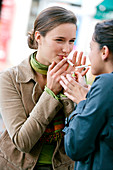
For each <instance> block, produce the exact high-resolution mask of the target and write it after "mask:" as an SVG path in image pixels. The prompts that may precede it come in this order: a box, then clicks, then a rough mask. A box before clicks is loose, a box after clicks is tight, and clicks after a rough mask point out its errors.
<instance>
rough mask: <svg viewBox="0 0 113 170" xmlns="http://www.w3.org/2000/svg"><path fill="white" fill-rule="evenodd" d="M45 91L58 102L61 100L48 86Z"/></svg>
mask: <svg viewBox="0 0 113 170" xmlns="http://www.w3.org/2000/svg"><path fill="white" fill-rule="evenodd" d="M44 91H46V92H47V93H48V94H50V95H51V96H53V97H54V98H55V99H56V100H59V98H58V97H57V96H56V95H55V94H54V93H53V91H51V90H50V89H49V88H48V87H47V86H45V88H44Z"/></svg>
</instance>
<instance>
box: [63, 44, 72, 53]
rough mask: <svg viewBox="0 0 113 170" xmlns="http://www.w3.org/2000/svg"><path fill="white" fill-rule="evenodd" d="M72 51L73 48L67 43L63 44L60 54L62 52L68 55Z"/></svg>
mask: <svg viewBox="0 0 113 170" xmlns="http://www.w3.org/2000/svg"><path fill="white" fill-rule="evenodd" d="M72 49H73V47H72V45H70V44H69V43H65V44H64V45H63V46H62V52H64V53H70V52H71V51H72Z"/></svg>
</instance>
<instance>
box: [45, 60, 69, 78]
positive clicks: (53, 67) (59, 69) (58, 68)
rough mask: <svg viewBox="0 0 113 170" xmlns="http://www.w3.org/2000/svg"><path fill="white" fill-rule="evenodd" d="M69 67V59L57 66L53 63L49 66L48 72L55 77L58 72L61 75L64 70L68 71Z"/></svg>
mask: <svg viewBox="0 0 113 170" xmlns="http://www.w3.org/2000/svg"><path fill="white" fill-rule="evenodd" d="M68 65H69V64H68V63H67V59H65V58H64V59H63V60H61V61H60V62H59V63H58V64H57V65H55V64H54V63H52V64H51V65H50V66H49V70H48V71H51V75H53V74H54V73H56V72H58V73H59V74H60V73H61V72H64V70H66V69H67V68H68Z"/></svg>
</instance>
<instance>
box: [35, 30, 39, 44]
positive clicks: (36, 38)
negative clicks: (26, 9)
mask: <svg viewBox="0 0 113 170" xmlns="http://www.w3.org/2000/svg"><path fill="white" fill-rule="evenodd" d="M35 40H36V42H38V43H39V41H40V33H39V31H35Z"/></svg>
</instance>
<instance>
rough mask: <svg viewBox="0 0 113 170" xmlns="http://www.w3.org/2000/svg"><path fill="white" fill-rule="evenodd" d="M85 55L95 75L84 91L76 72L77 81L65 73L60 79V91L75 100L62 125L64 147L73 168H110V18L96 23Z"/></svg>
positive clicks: (112, 126)
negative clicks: (71, 110) (63, 90)
mask: <svg viewBox="0 0 113 170" xmlns="http://www.w3.org/2000/svg"><path fill="white" fill-rule="evenodd" d="M89 59H90V62H91V71H92V74H93V75H95V76H96V78H95V80H94V82H93V84H92V86H91V88H90V90H89V92H88V93H87V91H88V88H87V85H85V82H84V83H83V79H82V77H81V75H80V73H76V76H77V80H78V82H77V81H75V80H73V78H72V77H71V75H69V74H68V75H66V77H64V76H62V80H61V81H60V83H61V85H62V86H63V88H64V89H65V93H64V94H65V95H66V96H68V98H70V99H72V100H73V101H74V102H76V103H77V107H76V109H75V111H73V112H72V113H71V114H70V116H69V119H68V122H67V125H66V127H65V128H64V132H65V137H64V141H65V151H66V153H67V155H68V156H69V157H70V158H71V159H72V160H74V161H75V170H97V169H98V170H112V169H113V20H108V21H103V22H100V23H97V24H96V26H95V30H94V34H93V36H92V40H91V43H90V53H89ZM81 82H82V84H81Z"/></svg>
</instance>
